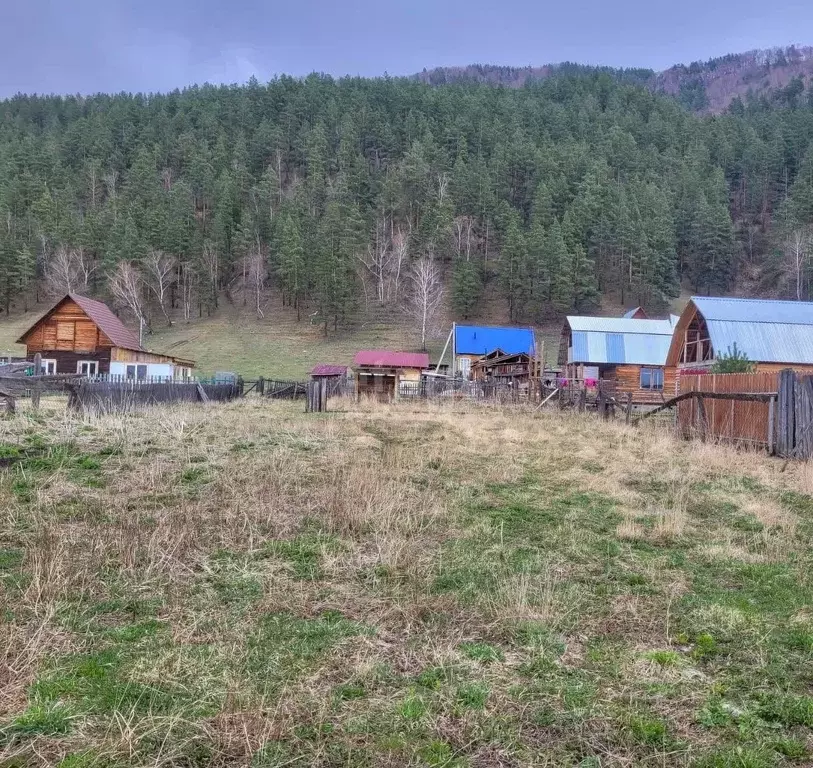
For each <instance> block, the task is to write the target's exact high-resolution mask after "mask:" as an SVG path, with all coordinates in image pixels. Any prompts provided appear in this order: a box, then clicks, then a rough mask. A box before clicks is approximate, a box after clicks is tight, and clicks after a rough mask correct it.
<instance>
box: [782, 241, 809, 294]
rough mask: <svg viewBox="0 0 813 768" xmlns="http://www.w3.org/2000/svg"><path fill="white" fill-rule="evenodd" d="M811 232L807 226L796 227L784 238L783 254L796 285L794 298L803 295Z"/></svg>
mask: <svg viewBox="0 0 813 768" xmlns="http://www.w3.org/2000/svg"><path fill="white" fill-rule="evenodd" d="M812 249H813V232H811V230H810V228H809V227H801V226H800V227H796V228H795V229H792V230H791V231H790V232H789V233H788V235H787V237H786V238H785V256H786V258H787V259H788V262H789V266H790V271H791V274H792V275H793V280H794V283H795V287H796V300H797V301H801V300H802V298H803V297H804V283H805V276H806V274H807V272H808V268H809V266H810V255H811V250H812Z"/></svg>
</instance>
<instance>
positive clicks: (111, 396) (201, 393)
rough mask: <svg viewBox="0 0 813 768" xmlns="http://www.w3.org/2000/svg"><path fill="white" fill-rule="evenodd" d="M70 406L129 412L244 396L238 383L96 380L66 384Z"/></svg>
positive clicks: (223, 400)
mask: <svg viewBox="0 0 813 768" xmlns="http://www.w3.org/2000/svg"><path fill="white" fill-rule="evenodd" d="M65 386H66V389H67V390H68V391H69V393H70V396H69V399H68V407H69V408H74V409H78V410H83V411H92V412H101V413H106V412H115V413H120V412H126V411H130V410H133V409H135V408H140V407H144V406H149V405H156V404H158V403H194V402H209V401H210V400H215V401H219V402H225V401H227V400H233V399H235V398H237V397H240V396H241V395H242V386H241V385H240V384H238V383H223V384H220V383H218V384H215V383H201V382H185V381H164V382H143V381H92V380H90V379H82V380H79V381H77V382H75V383H70V384H66V385H65Z"/></svg>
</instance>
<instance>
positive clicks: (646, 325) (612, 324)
mask: <svg viewBox="0 0 813 768" xmlns="http://www.w3.org/2000/svg"><path fill="white" fill-rule="evenodd" d="M567 324H568V325H569V326H570V329H571V330H573V331H595V332H598V333H635V334H643V335H646V336H651V335H660V336H671V335H672V330H673V329H674V326H673V325H672V321H671V320H633V319H630V318H626V317H588V316H587V315H568V317H567Z"/></svg>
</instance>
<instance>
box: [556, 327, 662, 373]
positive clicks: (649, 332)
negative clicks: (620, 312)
mask: <svg viewBox="0 0 813 768" xmlns="http://www.w3.org/2000/svg"><path fill="white" fill-rule="evenodd" d="M567 322H568V324H569V325H570V328H571V331H572V334H571V336H572V340H573V344H572V355H571V360H570V362H573V363H590V364H602V363H604V364H625V363H626V364H630V365H663V364H664V363H665V362H666V355H667V353H668V352H669V345H670V344H671V343H672V331H673V328H674V326H673V323H672V321H671V320H631V319H627V318H623V317H584V316H570V317H568V318H567Z"/></svg>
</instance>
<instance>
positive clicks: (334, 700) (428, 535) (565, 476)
mask: <svg viewBox="0 0 813 768" xmlns="http://www.w3.org/2000/svg"><path fill="white" fill-rule="evenodd" d="M48 407H52V408H54V410H53V411H51V412H48V411H46V412H45V413H43V414H41V415H39V416H33V415H31V414H28V413H25V412H23V413H20V414H18V415H17V416H16V417H14V418H12V419H5V420H0V458H1V459H2V461H1V462H0V463H1V464H2V467H3V468H2V469H0V505H1V506H2V508H3V509H4V510H6V514H4V515H2V516H1V517H0V599H2V611H0V625H1V626H0V763H3V764H4V765H27V764H32V765H34V764H42V765H60V766H63V768H67V767H68V766H71V767H72V768H77V767H79V766H81V767H86V766H108V767H111V766H116V767H117V768H126V767H127V766H143V765H159V764H160V765H174V766H204V765H206V766H233V765H245V766H248V765H251V766H256V767H257V768H259V767H261V766H262V767H270V766H277V767H280V766H325V767H327V766H334V767H335V766H348V768H349V767H350V766H352V767H353V768H356V767H358V766H393V767H394V766H406V765H410V766H432V767H434V768H440V766H445V767H446V768H451V767H452V766H454V768H477V767H479V766H520V765H522V766H576V765H578V766H581V767H582V768H587V767H591V768H597V767H598V766H602V767H604V768H608V767H610V766H618V767H621V766H633V765H635V766H647V765H649V766H670V767H671V766H678V767H680V766H692V767H693V768H733V767H734V766H737V767H738V768H746V767H747V768H776V767H777V766H791V765H797V766H802V765H810V764H811V763H810V760H811V757H810V756H811V743H812V742H811V734H812V733H813V730H812V729H813V697H811V690H810V683H811V677H810V664H811V661H813V656H811V654H813V618H812V617H813V599H811V589H810V551H811V545H813V496H811V493H812V492H813V474H811V470H810V468H809V467H808V466H807V465H806V464H801V463H793V464H790V465H788V466H787V467H785V466H784V465H783V464H782V463H781V462H778V461H775V460H771V459H768V458H766V457H764V456H762V455H760V454H748V453H743V452H735V451H733V450H730V449H727V448H723V447H716V446H713V445H708V444H705V445H702V444H693V443H687V442H682V441H677V440H675V439H674V438H673V437H672V436H671V435H670V434H668V433H666V432H663V431H659V430H658V429H657V428H654V427H653V429H652V430H643V429H641V430H634V429H630V428H625V427H623V426H617V425H613V424H610V423H604V422H600V421H598V420H596V419H594V418H593V417H591V416H583V417H582V416H578V415H570V416H568V415H561V414H559V413H558V412H553V413H550V414H548V413H532V412H530V411H514V412H499V411H496V410H488V409H470V408H466V407H457V408H455V409H447V408H445V407H432V406H428V407H424V408H423V409H416V407H415V405H414V404H409V405H407V406H404V407H403V408H399V407H392V408H390V407H367V406H364V405H362V406H361V407H358V406H356V405H355V404H352V405H350V404H348V405H346V406H344V407H345V408H348V409H352V410H339V411H338V412H336V411H334V412H333V413H330V414H327V415H320V416H315V415H305V414H304V413H302V408H301V403H296V404H285V403H273V402H260V401H259V400H251V399H248V400H245V401H242V402H236V403H232V404H228V405H223V406H211V407H202V406H194V407H192V406H187V407H185V408H182V409H156V410H150V411H147V412H144V413H142V414H138V415H136V416H131V417H121V416H108V417H104V418H99V419H93V420H87V421H80V420H73V419H66V418H65V415H64V410H63V409H64V406H62V405H58V404H57V403H55V402H53V401H49V406H48ZM4 761H5V762H4Z"/></svg>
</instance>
